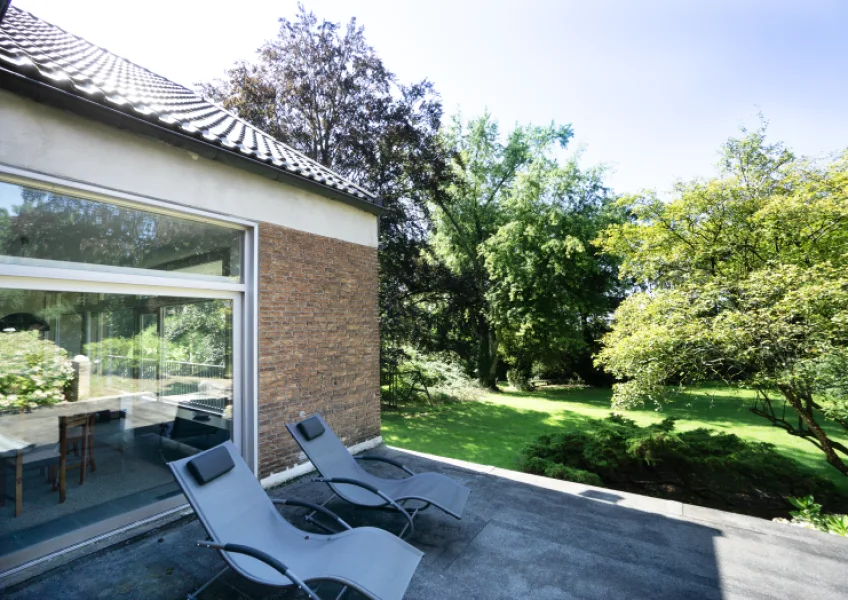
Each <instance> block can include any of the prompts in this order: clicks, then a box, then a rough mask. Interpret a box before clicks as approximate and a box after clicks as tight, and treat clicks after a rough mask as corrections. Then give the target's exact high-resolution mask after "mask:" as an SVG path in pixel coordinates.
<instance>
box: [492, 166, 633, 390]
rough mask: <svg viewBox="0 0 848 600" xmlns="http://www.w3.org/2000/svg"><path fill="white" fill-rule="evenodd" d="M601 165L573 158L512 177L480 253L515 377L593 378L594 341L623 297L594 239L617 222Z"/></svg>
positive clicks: (520, 379) (611, 262)
mask: <svg viewBox="0 0 848 600" xmlns="http://www.w3.org/2000/svg"><path fill="white" fill-rule="evenodd" d="M602 174H603V173H602V171H601V170H588V171H581V170H580V169H579V167H578V165H577V162H576V160H571V161H569V162H568V163H567V164H565V165H563V166H559V165H557V164H550V165H546V166H542V167H541V168H533V169H530V170H529V171H528V172H527V173H525V174H524V175H523V176H522V177H520V178H519V180H518V181H517V182H516V185H515V186H514V188H513V190H512V192H511V194H510V195H509V197H508V199H507V201H506V203H505V206H504V210H505V213H506V219H505V223H504V224H503V225H502V226H501V227H500V228H499V229H498V230H497V231H496V232H495V234H494V235H492V236H491V237H490V238H489V239H487V240H486V241H485V242H484V244H483V246H482V250H481V251H482V255H483V257H484V260H485V266H486V270H487V272H488V273H489V278H490V280H491V284H490V287H489V291H488V293H487V301H488V303H489V305H490V306H491V307H492V316H493V317H492V318H493V322H494V324H495V327H496V330H497V331H498V332H499V339H500V348H501V355H502V356H503V357H504V358H505V360H506V361H507V362H508V363H509V364H510V365H511V367H512V372H513V374H514V375H513V380H514V381H517V382H526V381H528V380H529V379H530V377H531V374H532V372H533V370H534V369H539V370H541V371H542V372H547V373H560V374H562V373H568V372H570V373H577V374H579V375H581V376H582V377H584V378H585V377H593V376H596V373H593V372H592V369H591V355H592V354H593V351H594V350H596V349H597V348H596V347H595V346H596V343H595V340H597V339H598V338H600V337H601V335H602V334H603V333H604V332H605V331H606V328H607V317H608V315H609V314H610V313H611V312H612V311H613V310H614V309H615V307H616V306H617V305H618V303H619V302H620V301H621V298H622V297H623V290H622V286H621V285H620V284H619V283H618V281H617V265H616V261H615V260H614V259H613V258H612V257H611V256H609V255H604V254H602V253H601V252H600V251H599V250H598V248H596V247H595V246H593V245H592V241H593V240H594V239H595V238H596V237H597V236H598V235H599V233H600V232H601V230H603V229H604V227H606V226H607V225H609V224H611V223H613V222H618V221H619V220H620V214H619V211H617V210H615V209H614V207H612V206H611V201H612V198H611V196H610V194H609V191H608V189H607V188H605V187H604V185H603V181H602Z"/></svg>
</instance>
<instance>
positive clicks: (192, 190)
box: [0, 90, 377, 247]
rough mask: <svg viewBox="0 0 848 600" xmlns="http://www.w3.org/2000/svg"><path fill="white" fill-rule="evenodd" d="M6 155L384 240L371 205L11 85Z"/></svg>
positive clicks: (34, 166)
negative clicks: (199, 152)
mask: <svg viewBox="0 0 848 600" xmlns="http://www.w3.org/2000/svg"><path fill="white" fill-rule="evenodd" d="M0 163H4V164H6V165H10V166H14V167H18V168H22V169H28V170H32V171H38V172H40V173H45V174H48V175H53V176H56V177H62V178H67V179H72V180H75V181H80V182H83V183H87V184H91V185H96V186H102V187H105V188H110V189H113V190H117V191H121V192H126V193H130V194H136V195H141V196H147V197H150V198H155V199H157V200H165V201H168V202H174V203H177V204H182V205H188V206H194V207H197V208H202V209H205V210H209V211H214V212H218V213H222V214H225V215H232V216H236V217H241V218H243V219H250V220H255V221H266V222H270V223H274V224H276V225H282V226H284V227H290V228H292V229H299V230H301V231H306V232H309V233H315V234H318V235H323V236H326V237H332V238H336V239H340V240H344V241H348V242H354V243H356V244H362V245H366V246H373V247H376V246H377V217H376V216H374V215H372V214H370V213H368V212H365V211H364V210H360V209H358V208H354V207H352V206H348V205H347V204H343V203H341V202H338V201H336V200H330V199H328V198H324V197H322V196H319V195H317V194H313V193H310V192H307V191H304V190H301V189H298V188H296V187H293V186H289V185H286V184H284V183H281V182H279V181H273V180H270V179H267V178H265V177H262V176H259V175H254V174H252V173H248V172H247V171H243V170H240V169H235V168H233V167H229V166H227V165H224V164H221V163H218V162H215V161H212V160H209V159H205V158H203V157H197V156H196V155H192V154H191V153H189V152H188V151H186V150H181V149H179V148H175V147H173V146H170V145H168V144H165V143H164V142H159V141H156V140H153V139H151V138H146V137H143V136H140V135H136V134H133V133H129V132H126V131H123V130H119V129H116V128H113V127H110V126H108V125H102V124H100V123H96V122H94V121H90V120H88V119H84V118H82V117H78V116H76V115H74V114H71V113H69V112H65V111H61V110H58V109H54V108H51V107H48V106H44V105H42V104H38V103H36V102H34V101H32V100H29V99H27V98H23V97H21V96H17V95H15V94H12V93H10V92H6V91H3V90H0Z"/></svg>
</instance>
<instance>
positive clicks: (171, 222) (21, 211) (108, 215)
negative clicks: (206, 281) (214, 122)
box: [0, 184, 240, 275]
mask: <svg viewBox="0 0 848 600" xmlns="http://www.w3.org/2000/svg"><path fill="white" fill-rule="evenodd" d="M3 185H4V186H8V184H3ZM8 187H11V186H8ZM10 191H11V190H10ZM15 191H18V190H15ZM19 194H20V203H19V204H15V205H12V206H11V207H8V208H0V252H2V253H3V254H4V255H8V256H19V257H24V258H36V259H51V260H63V261H72V262H78V263H94V264H102V265H114V266H120V267H133V268H156V269H164V270H169V269H173V268H181V267H184V266H186V265H187V264H191V263H190V262H187V261H189V260H190V259H197V260H198V261H199V262H203V261H205V260H209V261H211V263H212V264H213V265H214V264H215V261H216V260H217V261H219V263H221V264H222V267H219V271H218V274H219V275H220V274H223V275H232V274H235V275H237V274H238V273H237V272H236V273H230V272H229V268H230V259H231V258H232V259H235V257H236V256H237V255H238V252H239V250H238V245H239V243H240V242H239V234H238V233H237V232H235V231H234V230H232V229H228V228H225V227H218V226H215V225H208V224H204V223H200V222H198V221H194V220H190V219H182V218H175V217H173V216H171V215H164V214H158V213H154V212H147V211H142V210H135V209H129V208H126V207H123V206H117V205H114V204H109V203H106V202H96V201H93V200H85V199H82V198H74V197H71V196H65V195H61V194H57V193H53V192H47V191H42V190H36V189H30V188H25V187H22V188H20V190H19ZM232 262H233V265H232V266H233V267H234V268H236V269H237V268H238V261H235V260H233V261H232ZM220 269H223V273H222V272H221V270H220Z"/></svg>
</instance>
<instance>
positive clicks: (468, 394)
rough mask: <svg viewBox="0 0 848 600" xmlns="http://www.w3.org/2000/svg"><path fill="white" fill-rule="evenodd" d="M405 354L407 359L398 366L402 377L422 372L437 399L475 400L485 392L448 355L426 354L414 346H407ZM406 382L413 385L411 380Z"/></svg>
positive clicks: (424, 380)
mask: <svg viewBox="0 0 848 600" xmlns="http://www.w3.org/2000/svg"><path fill="white" fill-rule="evenodd" d="M404 354H405V355H406V359H405V360H404V361H403V362H402V363H401V364H400V366H399V368H398V370H399V372H400V373H401V377H402V378H404V380H407V379H409V377H410V374H411V373H412V372H414V371H418V372H420V373H421V375H422V378H423V383H424V384H425V385H426V386H427V389H428V390H429V391H430V395H431V396H433V397H435V398H436V399H442V400H473V399H475V398H478V397H479V396H480V395H481V394H482V393H483V388H481V387H480V385H479V384H478V383H477V381H476V380H474V379H472V378H471V377H469V376H468V375H467V374H466V373H465V371H463V370H462V367H460V366H459V365H458V363H456V362H454V361H451V360H450V359H449V357H447V356H439V355H434V354H424V353H423V352H418V351H417V350H414V349H412V348H405V349H404ZM405 383H406V384H407V385H412V382H411V381H405Z"/></svg>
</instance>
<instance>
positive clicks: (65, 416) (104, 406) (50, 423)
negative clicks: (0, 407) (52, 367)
mask: <svg viewBox="0 0 848 600" xmlns="http://www.w3.org/2000/svg"><path fill="white" fill-rule="evenodd" d="M128 401H129V402H130V403H133V404H135V403H140V404H144V403H153V404H155V403H156V398H155V396H151V395H149V394H125V395H120V396H108V397H102V398H92V399H89V400H79V401H77V402H60V403H58V404H53V405H49V406H40V407H38V408H36V409H35V410H33V411H31V412H20V413H14V414H6V415H0V460H2V461H3V462H4V464H2V465H0V470H2V474H0V477H2V479H0V484H2V485H3V487H2V490H3V493H2V494H0V505H4V504H5V477H6V468H7V467H6V465H5V461H6V460H9V459H14V461H15V467H14V469H15V516H18V515H20V514H21V511H22V509H23V466H24V455H25V454H28V453H33V452H35V453H37V454H44V455H45V456H44V458H45V459H46V458H48V457H49V458H53V457H55V458H58V459H59V482H58V483H59V485H58V491H59V502H64V501H65V470H66V458H67V457H66V454H67V435H66V434H67V429H68V428H69V427H75V426H77V425H78V422H83V421H84V422H85V423H87V424H88V427H87V428H86V427H84V429H83V436H84V438H85V437H87V436H86V433H89V432H90V428H91V427H92V426H93V421H94V415H95V414H97V413H99V412H101V411H105V410H108V411H119V410H123V409H125V408H126V406H127V402H128ZM88 445H90V438H88V439H84V440H83V448H82V450H83V452H82V454H83V456H82V459H83V463H86V462H89V461H90V460H91V454H90V451H91V449H90V448H87V446H88ZM37 460H41V458H38V459H37ZM81 471H82V473H81V474H80V483H83V482H84V481H85V468H82V469H81ZM55 489H56V488H55V487H54V490H55Z"/></svg>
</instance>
